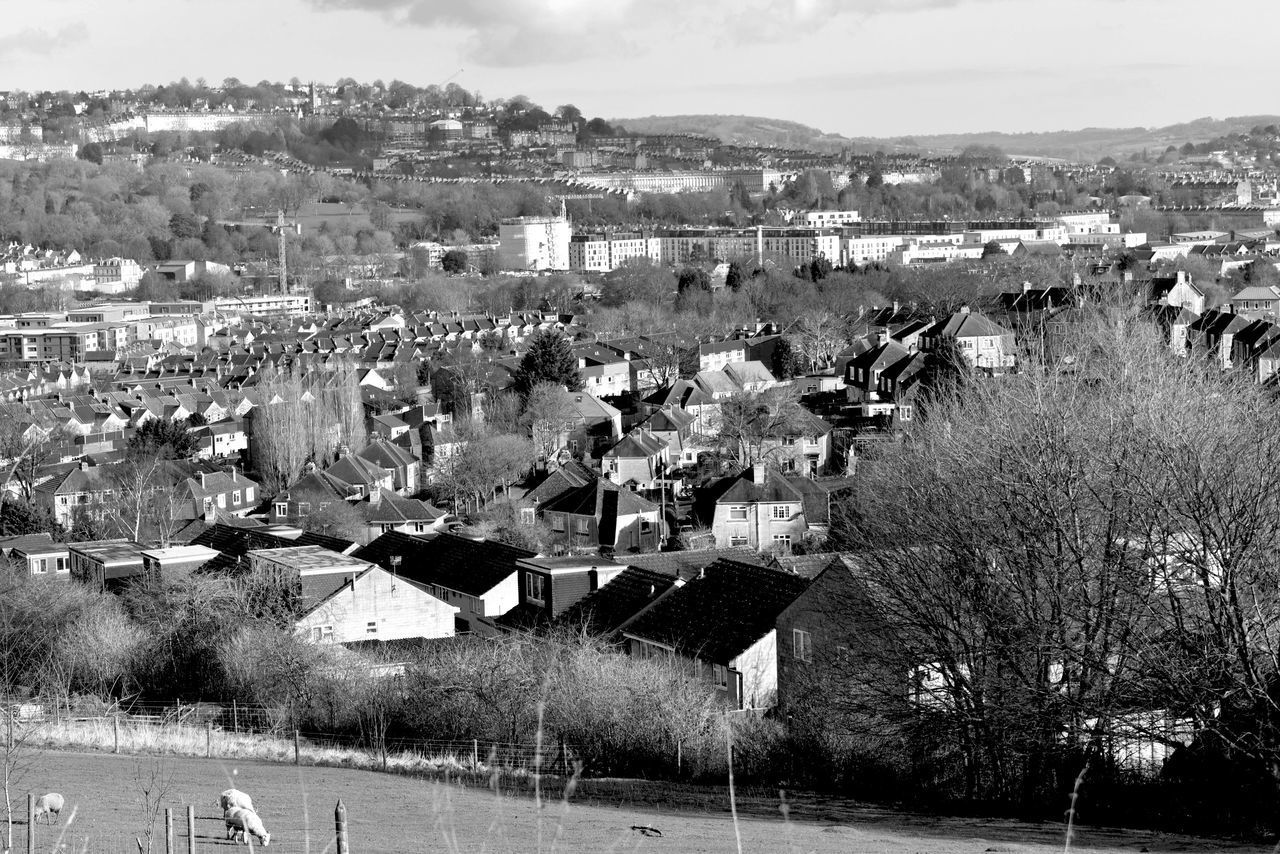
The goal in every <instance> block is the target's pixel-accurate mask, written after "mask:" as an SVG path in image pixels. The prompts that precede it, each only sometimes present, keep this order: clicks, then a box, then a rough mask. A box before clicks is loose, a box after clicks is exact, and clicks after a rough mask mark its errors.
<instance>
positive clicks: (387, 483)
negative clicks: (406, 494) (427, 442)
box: [323, 449, 407, 498]
mask: <svg viewBox="0 0 1280 854" xmlns="http://www.w3.org/2000/svg"><path fill="white" fill-rule="evenodd" d="M323 473H324V475H325V477H326V478H327V479H328V480H329V482H330V483H335V484H338V483H341V484H344V485H345V486H346V488H347V497H348V498H368V497H369V496H370V495H372V494H373V493H374V492H375V491H376V490H379V489H394V488H395V472H394V471H392V470H391V469H387V468H384V467H383V466H381V465H379V464H378V463H376V462H371V461H370V460H368V459H365V458H364V457H361V456H357V455H354V454H352V453H350V452H349V451H347V450H345V449H344V450H341V451H339V452H338V459H336V460H334V462H333V464H332V465H330V466H329V467H328V468H327V469H325V470H324V472H323ZM404 476H406V477H407V474H406V475H404Z"/></svg>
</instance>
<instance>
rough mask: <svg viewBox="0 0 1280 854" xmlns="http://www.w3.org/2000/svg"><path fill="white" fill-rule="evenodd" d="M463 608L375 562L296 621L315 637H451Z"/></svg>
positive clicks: (301, 631) (303, 633)
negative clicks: (443, 599) (460, 608)
mask: <svg viewBox="0 0 1280 854" xmlns="http://www.w3.org/2000/svg"><path fill="white" fill-rule="evenodd" d="M458 611H459V608H458V606H457V605H450V604H448V603H447V602H444V601H441V600H440V599H438V598H436V597H435V596H432V595H431V594H430V593H429V592H427V590H426V588H425V587H423V586H422V585H421V584H419V583H417V582H415V581H411V580H410V579H408V578H405V577H403V576H401V575H398V574H395V573H391V572H388V571H387V570H385V569H383V568H382V567H380V566H376V565H375V566H369V567H368V568H366V569H365V570H363V571H362V572H360V573H359V574H358V575H356V576H354V577H353V578H351V579H349V580H348V581H346V582H345V583H344V584H342V586H340V587H338V588H337V589H336V590H334V591H332V592H331V593H329V595H327V596H325V597H323V598H321V599H318V600H317V601H315V602H314V603H313V604H311V605H310V607H308V608H307V609H306V610H305V611H303V612H302V613H301V614H300V615H299V616H298V618H297V619H296V620H295V621H294V624H293V625H294V632H295V633H296V634H297V635H298V637H300V638H302V639H303V640H308V641H310V642H312V643H335V644H344V643H356V642H361V641H370V640H377V641H395V640H405V639H412V638H447V637H453V634H454V623H455V618H456V616H457V614H458Z"/></svg>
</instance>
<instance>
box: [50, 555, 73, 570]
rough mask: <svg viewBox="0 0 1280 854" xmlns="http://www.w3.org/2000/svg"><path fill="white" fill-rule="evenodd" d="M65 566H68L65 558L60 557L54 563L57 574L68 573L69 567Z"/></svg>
mask: <svg viewBox="0 0 1280 854" xmlns="http://www.w3.org/2000/svg"><path fill="white" fill-rule="evenodd" d="M67 564H68V559H67V558H65V557H60V558H58V559H57V561H55V564H54V567H55V569H56V571H57V572H68V571H69V570H70V569H71V567H69V566H68V565H67Z"/></svg>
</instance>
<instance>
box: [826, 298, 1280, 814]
mask: <svg viewBox="0 0 1280 854" xmlns="http://www.w3.org/2000/svg"><path fill="white" fill-rule="evenodd" d="M1023 364H1024V365H1026V370H1023V371H1021V372H1019V373H1017V374H1013V375H1008V376H1006V377H1003V378H1001V379H1000V380H999V381H983V382H977V381H975V382H971V383H968V384H967V385H965V386H964V388H963V392H962V393H957V394H950V395H946V394H943V395H941V396H940V397H939V399H938V400H937V401H936V402H935V404H934V407H933V410H932V412H931V415H930V417H929V418H928V419H924V420H922V421H915V422H913V424H912V427H911V434H910V437H909V440H908V441H904V442H900V443H894V444H893V445H892V446H886V447H885V448H883V449H882V450H881V451H880V452H879V455H878V457H877V461H876V465H874V466H869V467H868V469H867V472H866V477H865V478H864V477H862V476H861V475H860V484H859V488H858V492H857V495H856V497H855V498H854V499H851V500H850V501H849V502H848V503H847V504H845V505H843V506H842V507H841V508H839V509H840V511H841V512H839V513H838V514H837V520H836V522H835V526H834V528H835V530H834V537H833V543H832V545H833V546H835V547H837V548H842V549H845V548H847V549H851V550H854V551H856V552H859V554H860V559H859V567H860V568H859V572H858V576H859V578H860V579H863V580H864V581H865V589H863V590H861V591H860V592H858V596H857V598H858V602H859V604H856V605H855V604H854V603H853V602H852V601H851V600H849V599H846V600H845V601H844V602H843V603H842V604H841V607H842V608H844V609H846V617H847V613H848V609H850V608H854V607H857V608H859V609H860V611H859V613H861V614H864V615H866V618H865V619H860V623H862V624H863V625H870V624H872V623H874V624H875V625H876V626H877V627H878V628H876V629H875V631H874V634H875V638H874V640H873V639H872V638H869V637H864V638H863V640H862V641H861V642H860V647H859V648H860V653H859V656H858V657H859V659H860V662H859V663H858V664H857V665H856V666H851V667H850V666H846V672H844V673H841V675H840V677H839V678H838V679H836V680H831V681H838V682H840V683H841V687H840V689H839V690H838V691H837V692H836V693H837V694H838V696H835V697H831V702H832V703H833V704H834V707H828V708H826V709H825V710H824V711H820V712H819V714H828V715H833V716H839V715H840V714H846V715H851V716H857V719H858V720H859V721H860V726H862V728H863V730H864V731H865V732H868V733H872V732H874V733H875V738H877V739H878V738H885V737H889V738H895V739H906V740H908V741H909V742H911V743H914V744H917V745H919V748H920V749H919V750H918V752H917V753H916V758H915V760H914V761H915V763H916V764H917V765H918V766H924V765H927V766H928V767H929V769H930V773H931V774H936V773H937V772H938V769H939V768H946V769H948V770H947V771H945V772H944V773H943V774H942V776H943V777H948V776H950V778H951V779H953V780H954V781H955V785H954V786H952V787H951V788H949V791H950V792H951V793H952V794H954V795H957V796H960V797H968V798H977V799H986V800H998V801H1003V802H1005V803H1010V804H1018V805H1021V806H1024V807H1029V806H1042V805H1046V804H1050V803H1056V802H1058V798H1060V797H1061V796H1062V794H1063V792H1064V788H1065V789H1069V788H1070V782H1069V781H1070V780H1071V779H1072V778H1073V777H1074V776H1075V774H1076V773H1077V772H1079V771H1080V769H1081V768H1088V769H1089V771H1088V773H1089V774H1090V775H1091V777H1092V776H1093V775H1098V776H1101V775H1104V774H1106V773H1108V771H1107V769H1108V767H1109V757H1108V756H1107V755H1106V748H1107V745H1108V743H1109V742H1110V740H1111V739H1112V738H1113V737H1115V736H1116V735H1117V733H1118V732H1121V731H1123V729H1124V727H1125V726H1128V725H1132V722H1133V721H1134V720H1135V717H1134V716H1133V715H1131V714H1129V710H1132V709H1142V710H1147V709H1159V710H1167V711H1168V713H1169V714H1172V715H1176V716H1179V717H1182V718H1184V719H1186V720H1188V721H1190V726H1191V729H1192V730H1193V731H1194V732H1195V733H1197V735H1196V736H1195V738H1196V741H1197V743H1200V744H1202V745H1208V747H1207V749H1208V750H1209V751H1210V752H1213V753H1215V754H1216V755H1219V756H1221V757H1223V761H1226V762H1231V761H1241V760H1245V759H1247V760H1249V761H1250V762H1253V763H1270V762H1275V761H1276V759H1277V758H1278V757H1280V729H1278V728H1277V726H1276V721H1277V720H1278V719H1280V718H1277V708H1276V696H1277V695H1276V682H1275V673H1276V665H1277V663H1280V647H1277V643H1276V635H1275V632H1274V626H1275V624H1276V620H1277V618H1280V595H1278V594H1277V591H1278V590H1280V569H1278V568H1277V563H1276V561H1275V559H1274V555H1275V550H1276V547H1277V544H1280V512H1278V511H1280V489H1278V488H1277V487H1276V485H1275V484H1274V482H1273V481H1272V479H1271V478H1270V477H1267V476H1260V473H1262V472H1270V471H1274V470H1275V466H1276V465H1277V464H1280V430H1277V428H1276V426H1275V425H1276V423H1277V421H1276V417H1277V414H1278V411H1280V410H1278V407H1277V404H1276V402H1275V401H1274V400H1272V399H1271V398H1270V396H1269V395H1268V394H1267V393H1266V392H1265V391H1264V390H1262V389H1260V388H1259V387H1258V386H1257V385H1256V384H1254V383H1251V382H1237V381H1235V379H1234V378H1231V377H1224V376H1223V375H1222V374H1221V372H1220V370H1219V368H1218V367H1217V366H1216V365H1212V364H1208V363H1207V362H1205V361H1201V360H1198V359H1186V358H1179V357H1177V356H1175V355H1174V354H1173V353H1171V352H1170V350H1169V347H1168V345H1167V343H1166V342H1164V341H1163V340H1161V338H1160V336H1159V334H1158V332H1157V331H1156V330H1155V329H1153V328H1152V327H1150V326H1148V325H1147V324H1146V322H1145V321H1142V320H1140V319H1138V314H1137V312H1136V311H1132V312H1129V311H1124V312H1105V313H1103V312H1099V313H1098V314H1097V315H1095V316H1094V317H1092V319H1086V320H1085V321H1083V322H1082V323H1081V325H1080V327H1079V329H1078V331H1076V332H1072V333H1068V334H1064V335H1063V336H1062V339H1061V340H1059V341H1058V342H1057V343H1056V345H1055V347H1054V348H1053V350H1052V351H1046V352H1041V353H1036V352H1030V353H1027V354H1024V362H1023ZM1046 425H1053V426H1052V427H1046ZM913 671H914V672H916V673H919V674H921V676H922V677H923V680H922V681H921V682H918V683H917V685H916V688H915V689H914V690H915V694H914V696H917V697H924V700H923V701H922V702H916V703H912V702H909V701H908V700H907V698H908V697H909V696H912V695H911V694H909V693H908V690H909V686H908V685H906V684H904V682H905V680H904V679H903V678H902V677H903V676H904V675H905V674H909V673H912V672H913ZM890 672H892V673H895V674H897V677H896V678H892V679H890V678H886V674H888V673H890ZM808 699H809V700H816V697H810V698H808ZM922 703H923V704H922ZM835 709H839V710H841V711H839V712H836V711H835ZM815 711H817V710H815ZM1153 737H1154V733H1153ZM1171 762H1172V760H1171ZM1236 767H1238V768H1241V769H1242V773H1243V769H1244V768H1245V766H1244V765H1239V766H1236ZM1268 779H1269V778H1268ZM1197 785H1198V786H1200V789H1201V791H1200V793H1199V795H1198V796H1197V797H1205V795H1204V792H1203V783H1202V782H1201V781H1198V782H1197ZM1268 785H1269V786H1270V785H1273V783H1272V782H1268ZM1085 797H1086V800H1087V797H1088V796H1087V795H1086V796H1085Z"/></svg>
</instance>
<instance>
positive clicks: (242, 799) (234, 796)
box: [218, 789, 256, 812]
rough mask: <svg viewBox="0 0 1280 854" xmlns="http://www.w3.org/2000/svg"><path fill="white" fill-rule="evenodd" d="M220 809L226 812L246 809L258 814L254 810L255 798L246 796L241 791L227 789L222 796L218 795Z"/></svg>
mask: <svg viewBox="0 0 1280 854" xmlns="http://www.w3.org/2000/svg"><path fill="white" fill-rule="evenodd" d="M218 807H219V808H220V809H221V810H222V811H223V812H226V811H227V810H229V809H231V808H232V807H244V808H245V809H247V810H249V811H251V812H256V810H254V809H253V798H251V797H249V796H248V795H246V794H245V793H244V792H242V791H240V790H239V789H227V790H226V791H225V792H223V793H222V794H221V795H218Z"/></svg>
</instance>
